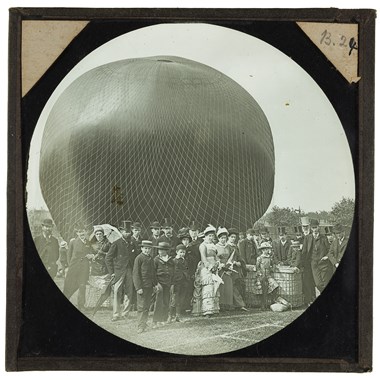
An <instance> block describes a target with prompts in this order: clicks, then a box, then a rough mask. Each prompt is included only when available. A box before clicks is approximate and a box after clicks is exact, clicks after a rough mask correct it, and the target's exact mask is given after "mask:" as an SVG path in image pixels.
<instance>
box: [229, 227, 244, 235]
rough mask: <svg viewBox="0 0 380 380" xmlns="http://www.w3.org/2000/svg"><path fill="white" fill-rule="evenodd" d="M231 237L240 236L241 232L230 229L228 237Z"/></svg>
mask: <svg viewBox="0 0 380 380" xmlns="http://www.w3.org/2000/svg"><path fill="white" fill-rule="evenodd" d="M243 233H244V232H243ZM230 235H239V231H238V230H237V229H236V228H229V229H228V236H230Z"/></svg>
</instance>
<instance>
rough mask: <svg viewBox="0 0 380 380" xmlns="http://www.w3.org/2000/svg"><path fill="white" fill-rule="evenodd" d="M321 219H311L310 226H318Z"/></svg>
mask: <svg viewBox="0 0 380 380" xmlns="http://www.w3.org/2000/svg"><path fill="white" fill-rule="evenodd" d="M318 226H319V221H318V220H317V219H310V227H318Z"/></svg>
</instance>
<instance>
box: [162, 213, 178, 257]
mask: <svg viewBox="0 0 380 380" xmlns="http://www.w3.org/2000/svg"><path fill="white" fill-rule="evenodd" d="M161 228H162V230H163V231H164V234H163V235H162V236H161V237H160V238H159V239H158V243H168V244H169V245H170V249H169V256H171V257H175V247H176V246H177V245H178V244H177V243H179V241H178V239H177V238H176V237H174V236H173V226H172V224H171V223H170V221H169V219H168V218H165V222H164V223H163V225H162V227H161Z"/></svg>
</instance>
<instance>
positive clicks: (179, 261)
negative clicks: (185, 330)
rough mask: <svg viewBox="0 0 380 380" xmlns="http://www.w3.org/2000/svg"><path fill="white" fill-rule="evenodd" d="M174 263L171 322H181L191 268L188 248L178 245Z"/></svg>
mask: <svg viewBox="0 0 380 380" xmlns="http://www.w3.org/2000/svg"><path fill="white" fill-rule="evenodd" d="M173 261H174V273H173V280H172V282H173V287H172V289H173V294H172V302H171V307H170V320H171V321H173V320H176V321H177V322H180V321H181V320H180V318H181V315H182V313H183V310H184V302H185V296H186V291H187V289H188V280H189V272H188V270H189V268H188V265H187V261H186V247H185V245H183V244H178V245H177V247H176V257H175V258H174V259H173Z"/></svg>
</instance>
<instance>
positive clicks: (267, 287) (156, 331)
mask: <svg viewBox="0 0 380 380" xmlns="http://www.w3.org/2000/svg"><path fill="white" fill-rule="evenodd" d="M354 204H355V178H354V170H353V163H352V158H351V154H350V149H349V145H348V142H347V138H346V135H345V132H344V130H343V127H342V125H341V122H340V120H339V118H338V116H337V114H336V112H335V111H334V108H333V106H332V105H331V103H330V102H329V100H328V99H327V97H326V95H325V94H324V93H323V92H322V90H321V89H320V88H319V86H318V85H317V84H316V82H315V81H314V80H313V79H312V78H311V77H310V76H309V74H308V73H307V72H306V71H304V70H303V69H302V68H301V67H300V66H299V65H298V64H296V63H295V62H294V61H292V59H291V58H289V57H288V56H286V55H285V54H283V53H282V52H281V51H279V50H278V49H276V48H274V47H273V46H271V45H269V44H267V43H266V42H263V41H262V40H259V39H257V38H255V37H252V36H250V35H247V34H244V33H241V32H238V31H235V30H232V29H228V28H224V27H219V26H215V25H208V24H160V25H155V26H150V27H146V28H141V29H138V30H136V31H133V32H130V33H127V34H124V35H122V36H120V37H118V38H115V39H113V40H111V41H109V42H107V43H106V44H104V45H102V46H100V47H99V48H98V49H96V50H94V51H93V52H92V53H91V54H89V55H87V56H86V57H85V58H84V59H83V60H82V61H80V62H79V63H78V64H77V65H76V66H75V67H74V68H73V69H72V70H71V71H70V72H69V73H68V74H67V76H66V77H65V78H64V79H63V80H62V82H61V83H60V84H59V86H57V88H56V90H55V91H54V93H53V94H52V96H51V97H50V99H49V100H48V102H47V103H46V105H45V108H44V110H43V112H42V113H41V115H40V118H39V120H38V123H37V125H36V128H35V132H34V135H33V139H32V143H31V147H30V155H29V165H28V181H27V215H28V220H29V225H30V229H31V233H32V236H33V239H34V242H35V245H36V248H37V251H38V254H39V255H40V258H41V260H42V262H43V264H44V266H45V267H46V270H47V271H48V273H49V274H50V276H51V278H52V281H54V282H55V283H56V285H57V287H58V288H59V289H60V290H61V291H62V292H63V294H64V295H65V296H66V298H67V299H68V300H69V301H70V302H71V303H72V305H73V307H75V308H77V309H78V312H81V313H83V314H84V315H86V316H87V317H88V318H89V319H91V320H92V321H93V322H94V323H95V324H97V325H98V326H100V327H102V328H103V329H105V330H107V331H109V332H110V333H112V334H114V335H116V336H118V337H121V338H123V339H125V340H127V341H130V342H132V343H135V344H137V345H140V346H143V347H147V348H150V349H154V350H158V351H163V352H169V353H176V354H186V355H210V354H220V353H225V352H230V351H235V350H238V349H241V348H244V347H247V346H250V345H253V344H255V343H257V342H259V341H261V340H263V339H265V338H268V337H269V336H271V335H273V334H274V333H276V332H278V331H279V330H281V329H283V328H285V327H286V326H287V325H288V324H289V323H291V322H292V321H293V320H295V319H296V318H297V317H299V316H300V315H301V314H302V313H303V312H304V311H305V310H306V309H307V308H308V307H309V306H310V305H311V304H312V303H313V302H314V301H315V299H316V298H317V297H319V296H320V294H321V293H322V292H323V290H324V289H325V287H326V286H329V285H328V284H329V281H330V279H331V278H332V276H333V275H334V273H335V272H336V271H337V270H339V263H340V261H341V259H342V257H343V254H344V251H345V249H346V246H347V242H348V238H349V235H350V230H351V226H352V221H353V215H354Z"/></svg>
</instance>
